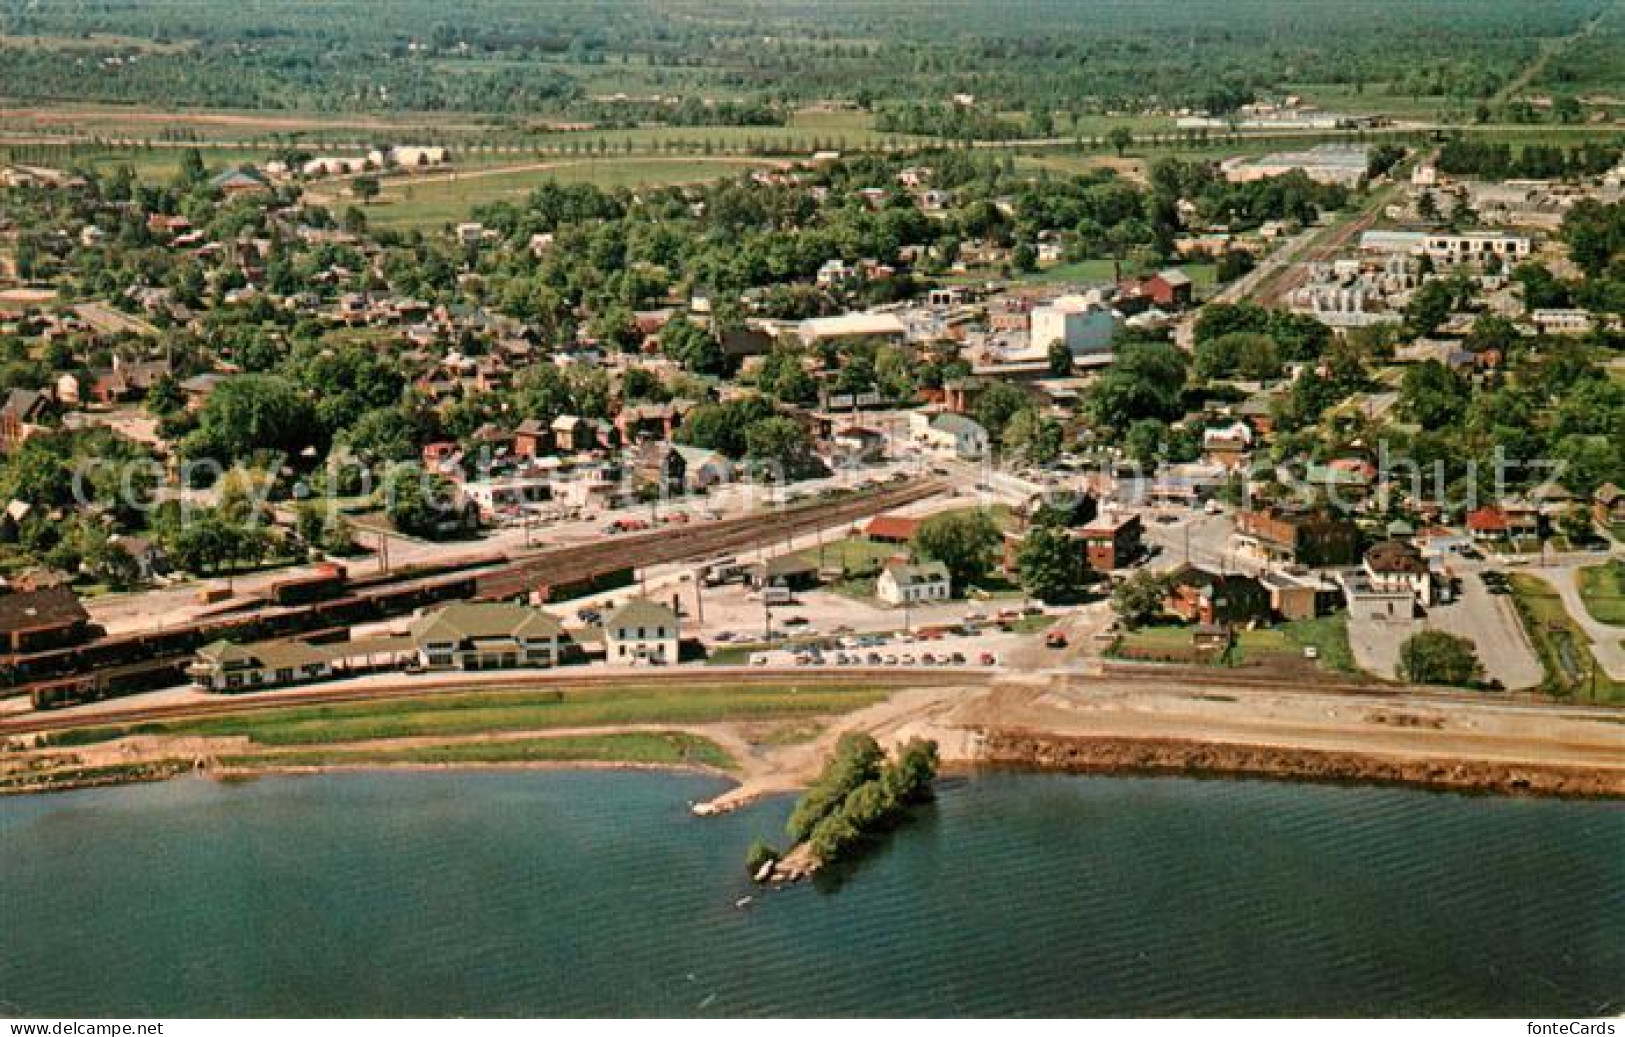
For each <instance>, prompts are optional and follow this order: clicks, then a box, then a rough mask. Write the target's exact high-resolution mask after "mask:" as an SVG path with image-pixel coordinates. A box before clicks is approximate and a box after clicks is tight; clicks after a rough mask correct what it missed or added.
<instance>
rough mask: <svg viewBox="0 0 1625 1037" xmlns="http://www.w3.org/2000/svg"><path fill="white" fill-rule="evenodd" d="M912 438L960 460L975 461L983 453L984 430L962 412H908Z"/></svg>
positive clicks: (984, 447) (985, 433) (985, 435)
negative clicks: (934, 414) (933, 415)
mask: <svg viewBox="0 0 1625 1037" xmlns="http://www.w3.org/2000/svg"><path fill="white" fill-rule="evenodd" d="M909 425H910V427H911V428H912V429H913V431H914V434H915V436H914V437H915V439H917V440H919V441H920V442H922V443H924V444H926V445H927V446H930V447H933V448H934V449H937V450H940V451H942V452H944V453H949V454H952V455H953V456H955V457H957V458H960V459H962V460H975V459H976V458H979V457H982V456H983V455H984V454H986V453H987V447H988V437H987V429H984V428H983V427H982V426H981V425H978V424H977V423H976V422H974V421H972V420H971V419H970V418H967V417H965V416H964V415H963V414H938V415H936V416H935V417H927V416H926V415H924V414H921V413H920V412H918V411H915V412H914V413H912V414H910V415H909Z"/></svg>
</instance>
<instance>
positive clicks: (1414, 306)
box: [1405, 280, 1455, 336]
mask: <svg viewBox="0 0 1625 1037" xmlns="http://www.w3.org/2000/svg"><path fill="white" fill-rule="evenodd" d="M1454 306H1455V293H1453V292H1452V291H1451V290H1450V286H1449V285H1447V284H1446V283H1445V282H1443V281H1439V280H1433V281H1426V282H1423V284H1422V287H1420V288H1418V289H1417V290H1416V291H1415V292H1414V293H1413V294H1412V295H1411V301H1410V302H1408V303H1406V304H1405V327H1406V329H1407V330H1408V331H1410V333H1411V334H1413V335H1424V336H1425V335H1431V334H1433V333H1434V332H1435V331H1437V330H1439V325H1441V324H1443V323H1444V322H1445V319H1446V318H1447V317H1449V316H1450V311H1451V309H1452V308H1454Z"/></svg>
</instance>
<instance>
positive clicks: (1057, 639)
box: [1044, 630, 1066, 648]
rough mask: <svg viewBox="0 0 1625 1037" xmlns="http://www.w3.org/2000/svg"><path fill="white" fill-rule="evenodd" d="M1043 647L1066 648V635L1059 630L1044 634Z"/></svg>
mask: <svg viewBox="0 0 1625 1037" xmlns="http://www.w3.org/2000/svg"><path fill="white" fill-rule="evenodd" d="M1044 647H1045V648H1065V647H1066V635H1065V634H1063V633H1061V632H1060V631H1059V630H1051V631H1050V632H1049V633H1048V634H1046V635H1045V636H1044Z"/></svg>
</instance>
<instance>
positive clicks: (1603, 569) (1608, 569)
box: [1578, 558, 1625, 626]
mask: <svg viewBox="0 0 1625 1037" xmlns="http://www.w3.org/2000/svg"><path fill="white" fill-rule="evenodd" d="M1578 575H1579V580H1580V597H1581V599H1582V600H1583V601H1584V602H1585V603H1586V610H1587V611H1588V612H1590V613H1591V617H1592V618H1593V619H1595V620H1596V621H1597V622H1599V623H1612V624H1613V625H1615V626H1625V562H1622V561H1620V560H1619V559H1618V558H1610V559H1609V560H1608V561H1607V562H1605V563H1603V564H1602V565H1588V566H1586V567H1585V568H1583V569H1581V570H1580V571H1579V574H1578Z"/></svg>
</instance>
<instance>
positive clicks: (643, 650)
mask: <svg viewBox="0 0 1625 1037" xmlns="http://www.w3.org/2000/svg"><path fill="white" fill-rule="evenodd" d="M680 634H681V629H680V625H679V621H678V618H677V613H675V612H673V611H672V610H671V609H669V608H667V607H666V606H665V605H660V604H657V603H656V602H653V601H650V600H649V599H647V598H633V599H632V600H631V601H629V602H627V603H626V604H625V605H622V606H621V607H620V608H618V609H616V610H615V611H613V612H611V613H610V614H609V615H608V616H607V617H605V619H604V657H605V658H606V659H607V660H608V661H609V662H611V663H622V664H633V663H656V664H661V663H675V662H677V660H678V651H679V647H680V645H681V643H682V642H681V637H680Z"/></svg>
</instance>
